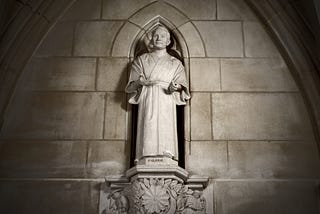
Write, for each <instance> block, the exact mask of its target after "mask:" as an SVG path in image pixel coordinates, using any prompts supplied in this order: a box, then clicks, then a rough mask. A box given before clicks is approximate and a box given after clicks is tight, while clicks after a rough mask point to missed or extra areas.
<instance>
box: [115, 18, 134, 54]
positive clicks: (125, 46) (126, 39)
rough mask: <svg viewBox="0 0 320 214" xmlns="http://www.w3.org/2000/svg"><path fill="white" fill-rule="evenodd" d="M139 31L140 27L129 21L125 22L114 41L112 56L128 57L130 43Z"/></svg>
mask: <svg viewBox="0 0 320 214" xmlns="http://www.w3.org/2000/svg"><path fill="white" fill-rule="evenodd" d="M139 31H140V28H138V27H137V26H135V25H134V24H132V23H130V22H126V23H125V24H124V26H123V27H122V28H121V30H120V32H119V33H118V35H117V37H116V39H115V41H114V45H113V49H112V56H116V57H119V56H120V57H128V56H129V52H130V48H131V46H132V43H133V41H134V39H135V38H136V36H137V34H138V33H139Z"/></svg>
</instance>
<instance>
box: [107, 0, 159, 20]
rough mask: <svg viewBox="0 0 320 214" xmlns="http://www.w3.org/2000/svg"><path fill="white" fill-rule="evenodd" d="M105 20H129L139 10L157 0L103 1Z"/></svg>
mask: <svg viewBox="0 0 320 214" xmlns="http://www.w3.org/2000/svg"><path fill="white" fill-rule="evenodd" d="M102 1H103V12H102V18H103V19H128V18H129V17H130V16H131V15H133V14H134V13H135V12H137V11H138V10H139V9H141V8H143V7H145V6H147V5H148V4H150V3H152V2H154V1H155V0H117V1H113V0H102Z"/></svg>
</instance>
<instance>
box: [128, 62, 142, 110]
mask: <svg viewBox="0 0 320 214" xmlns="http://www.w3.org/2000/svg"><path fill="white" fill-rule="evenodd" d="M141 76H144V74H143V66H142V62H141V58H140V57H138V58H137V59H136V60H134V61H133V63H132V66H131V71H130V77H129V81H128V84H127V86H126V88H125V92H127V93H129V103H131V104H138V103H139V97H140V95H141V92H142V88H143V87H142V86H141V85H139V84H136V81H137V80H139V78H140V77H141Z"/></svg>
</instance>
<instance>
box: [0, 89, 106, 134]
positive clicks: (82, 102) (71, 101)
mask: <svg viewBox="0 0 320 214" xmlns="http://www.w3.org/2000/svg"><path fill="white" fill-rule="evenodd" d="M19 99H20V97H17V98H16V99H15V100H14V101H13V103H12V105H11V108H10V110H9V112H8V116H7V118H6V120H5V124H4V125H3V129H2V132H1V137H2V138H14V139H21V138H27V139H102V132H103V109H104V94H103V93H76V92H68V93H66V92H60V93H59V92H58V93H55V92H41V93H33V94H32V96H30V97H28V99H26V100H24V99H23V100H24V101H25V102H22V103H23V104H22V105H23V107H24V108H21V104H20V105H19V103H20V100H19Z"/></svg>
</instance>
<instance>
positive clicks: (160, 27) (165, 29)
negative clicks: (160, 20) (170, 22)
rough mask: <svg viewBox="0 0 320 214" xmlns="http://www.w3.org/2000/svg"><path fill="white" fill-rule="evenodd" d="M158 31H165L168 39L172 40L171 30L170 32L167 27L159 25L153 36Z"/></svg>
mask: <svg viewBox="0 0 320 214" xmlns="http://www.w3.org/2000/svg"><path fill="white" fill-rule="evenodd" d="M158 29H162V30H164V31H165V32H166V34H167V36H168V38H169V39H170V32H169V30H168V29H167V28H166V27H165V26H163V25H158V26H157V27H156V28H155V29H153V31H152V35H153V34H154V32H156V30H158Z"/></svg>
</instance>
